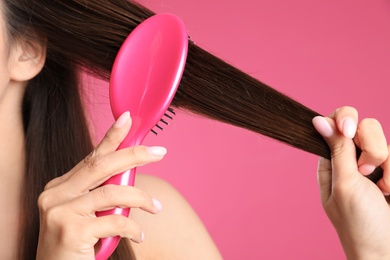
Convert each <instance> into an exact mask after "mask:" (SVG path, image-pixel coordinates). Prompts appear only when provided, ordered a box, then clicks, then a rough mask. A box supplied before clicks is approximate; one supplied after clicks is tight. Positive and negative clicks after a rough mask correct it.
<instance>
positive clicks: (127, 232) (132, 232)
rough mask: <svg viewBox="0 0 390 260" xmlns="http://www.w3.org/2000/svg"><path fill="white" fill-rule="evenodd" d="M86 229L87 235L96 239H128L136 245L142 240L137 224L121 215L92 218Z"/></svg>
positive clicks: (142, 235) (141, 233)
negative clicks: (91, 235)
mask: <svg viewBox="0 0 390 260" xmlns="http://www.w3.org/2000/svg"><path fill="white" fill-rule="evenodd" d="M88 229H89V231H88V233H87V234H93V236H94V237H95V238H97V239H99V238H107V237H114V236H120V237H123V238H124V237H126V238H129V239H131V240H132V241H134V242H137V243H140V242H142V241H143V240H144V234H143V232H142V229H141V227H140V226H139V224H138V223H136V222H135V221H133V220H131V219H129V218H127V217H124V216H122V215H107V216H103V217H98V218H94V219H93V221H92V222H90V223H89V226H88Z"/></svg>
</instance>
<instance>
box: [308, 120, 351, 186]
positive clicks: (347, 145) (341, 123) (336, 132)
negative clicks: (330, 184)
mask: <svg viewBox="0 0 390 260" xmlns="http://www.w3.org/2000/svg"><path fill="white" fill-rule="evenodd" d="M356 121H357V118H356V119H355V118H354V117H345V118H342V119H339V118H337V116H336V115H335V117H334V119H333V118H329V117H322V116H317V117H315V118H313V125H314V127H315V128H316V130H317V131H318V132H319V133H320V134H321V135H322V136H323V137H324V139H325V141H326V142H327V144H328V145H329V147H330V149H331V158H332V159H331V160H332V169H333V171H332V179H333V181H336V180H337V179H339V178H341V179H344V178H346V179H349V178H351V177H352V176H353V175H354V174H355V173H356V171H357V162H356V148H355V143H354V142H353V140H352V138H353V137H354V135H355V133H356V125H357V123H356Z"/></svg>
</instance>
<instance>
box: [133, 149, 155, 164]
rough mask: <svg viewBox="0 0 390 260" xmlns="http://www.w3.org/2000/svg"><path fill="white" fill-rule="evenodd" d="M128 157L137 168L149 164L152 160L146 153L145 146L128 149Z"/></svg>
mask: <svg viewBox="0 0 390 260" xmlns="http://www.w3.org/2000/svg"><path fill="white" fill-rule="evenodd" d="M128 156H129V157H130V158H132V161H133V163H134V164H136V165H137V166H141V165H143V164H146V163H148V162H149V161H150V160H151V159H150V157H149V156H148V154H147V153H146V147H144V146H133V147H129V149H128Z"/></svg>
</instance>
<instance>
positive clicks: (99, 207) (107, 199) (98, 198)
mask: <svg viewBox="0 0 390 260" xmlns="http://www.w3.org/2000/svg"><path fill="white" fill-rule="evenodd" d="M72 204H73V205H72V206H71V207H72V208H74V209H75V210H76V212H80V213H82V212H85V213H86V214H88V215H94V214H95V212H97V211H106V210H109V209H112V208H115V207H119V208H140V209H142V210H144V211H146V212H149V213H153V214H156V213H158V212H160V211H161V210H162V205H161V202H159V201H158V200H157V199H153V198H151V197H150V195H149V194H148V193H146V192H145V191H143V190H140V189H138V188H135V187H130V186H120V185H112V184H109V185H104V186H102V187H99V188H97V189H94V190H93V191H91V192H88V193H87V194H85V195H84V196H81V197H79V198H78V199H77V200H73V201H72Z"/></svg>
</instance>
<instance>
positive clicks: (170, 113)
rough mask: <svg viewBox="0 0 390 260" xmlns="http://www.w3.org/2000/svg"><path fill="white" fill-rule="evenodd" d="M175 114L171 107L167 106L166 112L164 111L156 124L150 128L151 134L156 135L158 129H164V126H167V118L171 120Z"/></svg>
mask: <svg viewBox="0 0 390 260" xmlns="http://www.w3.org/2000/svg"><path fill="white" fill-rule="evenodd" d="M175 115H176V113H175V110H173V108H171V107H168V109H167V112H165V113H164V117H163V118H161V119H160V121H159V122H158V123H157V124H156V126H155V127H154V128H153V129H152V130H151V131H152V133H153V134H155V135H158V133H159V132H160V131H163V130H164V127H165V126H169V122H168V120H173V117H174V116H175Z"/></svg>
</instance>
